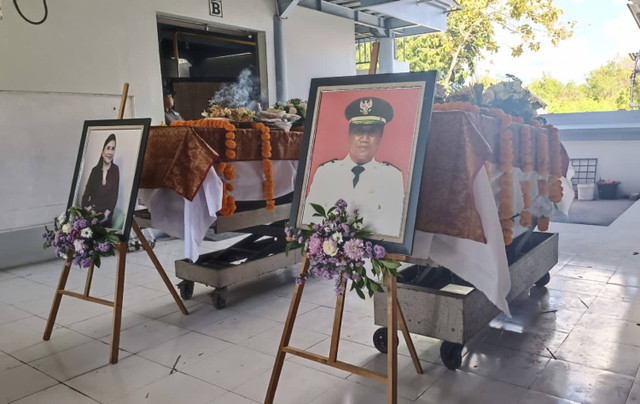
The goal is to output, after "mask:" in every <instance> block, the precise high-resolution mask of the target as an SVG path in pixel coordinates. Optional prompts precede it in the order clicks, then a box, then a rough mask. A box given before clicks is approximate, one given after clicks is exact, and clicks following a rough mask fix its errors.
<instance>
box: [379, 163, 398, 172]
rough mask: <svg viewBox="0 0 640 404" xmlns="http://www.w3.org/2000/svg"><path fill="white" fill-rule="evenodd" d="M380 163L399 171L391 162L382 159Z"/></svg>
mask: <svg viewBox="0 0 640 404" xmlns="http://www.w3.org/2000/svg"><path fill="white" fill-rule="evenodd" d="M382 164H384V165H385V166H391V167H393V168H395V169H396V170H398V171H400V169H399V168H398V167H396V166H394V165H393V164H391V163H389V162H388V161H383V162H382Z"/></svg>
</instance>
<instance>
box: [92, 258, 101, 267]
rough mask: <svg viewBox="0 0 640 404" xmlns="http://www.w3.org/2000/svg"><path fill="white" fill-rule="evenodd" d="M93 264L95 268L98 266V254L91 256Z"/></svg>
mask: <svg viewBox="0 0 640 404" xmlns="http://www.w3.org/2000/svg"><path fill="white" fill-rule="evenodd" d="M93 264H94V265H95V266H96V268H100V264H101V262H100V256H99V255H94V256H93Z"/></svg>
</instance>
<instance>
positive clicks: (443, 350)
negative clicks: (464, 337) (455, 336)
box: [440, 341, 464, 370]
mask: <svg viewBox="0 0 640 404" xmlns="http://www.w3.org/2000/svg"><path fill="white" fill-rule="evenodd" d="M462 348H464V345H461V344H456V343H454V342H449V341H443V342H442V345H440V358H441V359H442V362H443V363H444V365H445V366H446V367H447V369H449V370H456V369H459V368H460V366H461V365H462Z"/></svg>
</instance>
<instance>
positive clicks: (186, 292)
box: [178, 281, 194, 300]
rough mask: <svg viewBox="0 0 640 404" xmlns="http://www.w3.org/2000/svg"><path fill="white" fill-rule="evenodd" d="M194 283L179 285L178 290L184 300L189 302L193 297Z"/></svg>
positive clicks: (182, 282) (186, 282) (183, 282)
mask: <svg viewBox="0 0 640 404" xmlns="http://www.w3.org/2000/svg"><path fill="white" fill-rule="evenodd" d="M193 285H194V283H193V281H181V282H180V283H179V284H178V290H180V297H181V298H183V299H184V300H189V299H191V298H192V297H193Z"/></svg>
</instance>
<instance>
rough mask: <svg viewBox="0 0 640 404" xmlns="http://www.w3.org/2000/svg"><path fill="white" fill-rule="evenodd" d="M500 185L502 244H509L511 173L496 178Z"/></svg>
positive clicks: (511, 220)
mask: <svg viewBox="0 0 640 404" xmlns="http://www.w3.org/2000/svg"><path fill="white" fill-rule="evenodd" d="M498 181H499V182H498V185H499V186H500V206H499V207H498V216H499V217H500V225H501V226H502V236H503V237H504V244H505V245H509V244H511V242H512V241H513V230H512V228H513V224H514V223H513V216H514V213H513V174H511V173H509V172H506V173H504V174H502V175H501V176H500V178H499V179H498Z"/></svg>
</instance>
